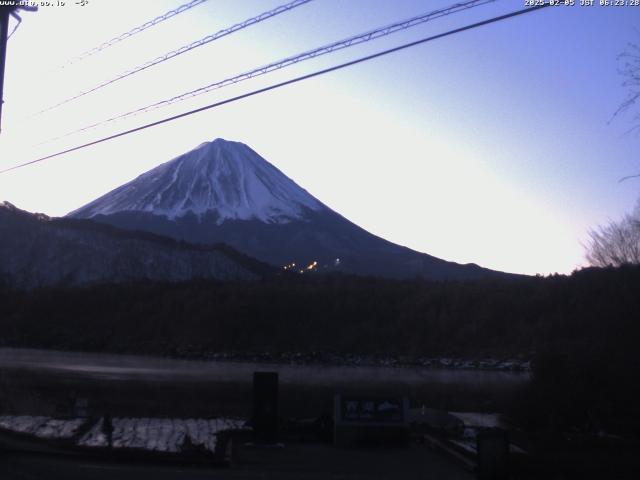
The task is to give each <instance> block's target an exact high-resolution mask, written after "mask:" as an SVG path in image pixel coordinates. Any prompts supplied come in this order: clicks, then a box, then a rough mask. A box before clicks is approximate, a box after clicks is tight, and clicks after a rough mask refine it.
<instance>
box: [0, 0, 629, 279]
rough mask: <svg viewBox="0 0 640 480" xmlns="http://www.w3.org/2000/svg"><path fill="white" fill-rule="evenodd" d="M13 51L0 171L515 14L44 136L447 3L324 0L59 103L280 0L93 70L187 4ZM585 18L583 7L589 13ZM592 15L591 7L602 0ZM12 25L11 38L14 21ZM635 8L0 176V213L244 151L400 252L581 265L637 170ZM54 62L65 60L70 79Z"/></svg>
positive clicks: (310, 85)
mask: <svg viewBox="0 0 640 480" xmlns="http://www.w3.org/2000/svg"><path fill="white" fill-rule="evenodd" d="M52 3H54V4H56V3H59V4H63V5H59V6H50V7H40V9H39V11H38V12H37V13H29V12H23V13H21V16H22V19H23V21H22V23H21V24H20V25H19V26H18V28H17V30H16V31H15V33H14V34H13V35H12V37H11V38H10V39H9V44H8V57H7V66H6V76H5V104H4V111H3V119H2V122H3V130H2V133H1V134H0V169H3V168H7V167H10V166H12V165H15V164H18V163H21V162H25V161H29V160H32V159H34V158H38V157H39V156H41V155H45V154H49V153H54V152H57V151H59V150H61V149H64V148H68V147H72V146H75V145H78V144H81V143H84V142H86V141H90V140H94V139H97V138H100V137H101V136H104V135H107V134H112V133H116V132H119V131H122V130H124V129H127V128H132V127H135V126H138V125H141V124H143V123H147V122H150V121H154V120H157V119H161V118H164V117H166V116H169V115H172V114H175V113H180V112H183V111H187V110H189V109H192V108H196V107H199V106H202V105H205V104H209V103H213V102H215V101H219V100H223V99H225V98H229V97H232V96H234V95H238V94H241V93H244V92H247V91H249V90H253V89H256V88H260V87H264V86H267V85H270V84H272V83H276V82H279V81H282V80H286V79H289V78H293V77H295V76H298V75H301V74H304V73H309V72H312V71H315V70H318V69H321V68H326V67H328V66H331V65H334V64H338V63H341V62H344V61H347V60H350V59H353V58H357V57H360V56H363V55H366V54H370V53H374V52H377V51H380V50H384V49H386V48H391V47H393V46H396V45H400V44H402V43H406V42H409V41H413V40H417V39H419V38H422V37H426V36H430V35H434V34H437V33H441V32H444V31H447V30H449V29H452V28H457V27H460V26H463V25H466V24H469V23H474V22H477V21H480V20H483V19H486V18H490V17H493V16H496V15H500V14H504V13H507V12H510V11H513V10H518V9H520V8H522V7H523V1H522V0H498V1H496V2H493V3H490V4H488V5H483V6H478V7H476V8H473V9H469V10H467V11H464V12H461V13H457V14H455V15H450V16H447V17H445V18H440V19H436V20H433V21H431V22H428V23H426V24H423V25H420V26H417V27H413V28H411V29H408V30H406V31H404V32H400V33H396V34H393V35H390V36H388V37H385V38H382V39H377V40H375V41H371V42H368V43H366V44H363V45H358V46H355V47H352V48H349V49H345V50H342V51H340V52H335V53H332V54H330V55H325V56H323V57H320V58H316V59H313V60H309V61H306V62H302V63H299V64H296V65H295V66H292V67H288V68H285V69H282V70H279V71H277V72H273V73H269V74H267V75H264V76H262V77H259V78H254V79H252V80H250V81H246V82H242V83H239V84H236V85H234V86H231V87H225V88H222V89H219V90H217V91H214V92H212V93H209V94H206V95H202V96H198V97H195V98H192V99H190V100H188V101H185V102H180V103H177V104H174V105H171V106H169V107H166V108H162V109H158V110H154V111H152V112H149V113H146V114H143V115H137V116H134V117H132V118H129V119H126V120H123V121H114V122H109V123H108V124H107V125H103V126H101V127H98V128H95V129H91V130H89V131H86V132H83V133H80V134H74V135H70V136H67V137H64V138H62V139H57V140H51V139H52V138H55V137H59V136H61V135H62V134H65V133H67V132H69V131H73V130H76V129H78V128H81V127H84V126H86V125H89V124H92V123H95V122H97V121H100V120H103V119H106V118H109V117H110V116H112V115H114V114H119V113H122V112H126V111H129V110H132V109H135V108H138V107H141V106H144V105H147V104H151V103H154V102H157V101H159V100H163V99H166V98H170V97H172V96H174V95H176V94H180V93H183V92H185V91H188V90H191V89H194V88H198V87H200V86H203V85H206V84H209V83H212V82H214V81H217V80H221V79H224V78H227V77H229V76H234V75H236V74H239V73H242V72H244V71H247V70H251V69H252V68H255V67H258V66H262V65H264V64H268V63H270V62H273V61H276V60H279V59H281V58H284V57H286V56H289V55H293V54H296V53H300V52H303V51H306V50H309V49H312V48H315V47H318V46H322V45H324V44H327V43H330V42H333V41H335V40H339V39H342V38H346V37H349V36H351V35H354V34H357V33H361V32H364V31H367V30H370V29H372V28H375V27H379V26H384V25H387V24H390V23H393V22H395V21H397V20H403V19H406V18H410V17H413V16H415V15H418V14H422V13H427V12H430V11H432V10H436V9H438V8H443V7H447V6H449V5H451V4H453V3H455V1H454V0H447V1H441V0H433V1H428V0H394V1H391V0H350V1H348V2H346V1H342V0H313V1H311V2H310V3H308V4H305V5H303V6H300V7H298V8H296V9H294V10H292V11H290V12H287V13H283V14H281V15H278V16H277V17H274V18H271V19H269V20H265V21H263V22H261V23H259V24H256V25H253V26H250V27H248V28H246V29H243V30H240V31H238V32H235V33H233V34H231V35H228V36H226V37H223V38H221V39H219V40H216V41H214V42H211V43H209V44H208V45H205V46H202V47H200V48H196V49H194V50H192V51H190V52H188V53H186V54H184V55H181V56H179V57H177V58H174V59H171V60H169V61H166V62H164V63H162V64H161V65H157V66H155V67H152V68H149V69H147V70H145V71H144V72H141V73H138V74H136V75H132V76H130V77H128V78H127V79H126V80H122V81H119V82H116V83H114V84H112V85H110V86H108V87H105V88H103V89H100V90H99V91H96V92H93V93H92V94H89V95H86V96H84V97H82V98H81V99H78V100H76V101H73V102H69V103H68V104H66V105H64V106H62V107H59V108H56V109H53V110H50V111H48V112H46V113H43V114H37V112H39V111H40V110H42V109H44V108H46V107H48V106H50V105H53V104H56V103H58V102H59V101H61V100H64V99H65V98H68V97H69V96H72V95H74V94H76V93H78V92H79V91H82V90H85V89H87V88H89V87H92V86H94V85H95V84H98V83H100V82H102V81H104V80H106V79H109V78H111V77H113V76H115V75H117V74H119V73H121V72H123V71H126V70H128V69H131V68H133V67H135V66H137V65H139V64H142V63H144V62H145V61H148V60H150V59H153V58H155V57H157V56H159V55H162V54H164V53H166V52H168V51H171V50H174V49H176V48H178V47H180V46H182V45H186V44H189V43H191V42H193V41H195V40H198V39H200V38H203V37H205V36H206V35H208V34H211V33H213V32H216V31H218V30H221V29H223V28H226V27H229V26H231V25H233V24H236V23H238V22H241V21H243V20H245V19H247V18H250V17H253V16H255V15H257V14H259V13H261V12H264V11H268V10H271V9H272V8H274V7H276V6H278V5H281V4H284V3H287V1H286V0H209V1H207V2H205V3H203V4H201V5H198V6H196V7H194V8H192V9H190V10H189V11H188V12H184V13H182V14H180V15H177V16H175V17H173V18H171V19H169V20H167V21H165V22H162V23H161V24H159V25H156V26H154V27H152V28H149V29H147V30H145V31H144V32H142V33H140V34H137V35H135V36H132V37H131V38H128V39H126V40H124V41H122V42H119V43H118V44H117V45H114V46H112V47H110V48H108V49H105V50H103V51H102V52H100V53H98V54H95V55H92V56H90V57H88V58H86V59H84V60H82V61H78V62H75V63H73V64H68V61H69V59H71V58H74V57H76V56H78V55H79V54H80V53H82V52H84V51H86V50H89V49H91V48H92V47H94V46H96V45H99V44H101V43H103V42H104V41H106V40H108V39H110V38H112V37H114V36H116V35H118V34H120V33H122V32H125V31H127V30H129V29H131V28H133V27H135V26H137V25H140V24H142V23H144V22H146V21H148V20H150V19H152V18H154V17H156V16H158V15H161V14H162V13H164V12H167V11H168V10H171V9H173V8H175V7H177V6H179V5H181V4H182V3H186V0H182V1H181V0H137V1H136V2H130V1H126V0H89V2H88V3H87V4H86V5H84V6H82V5H80V4H77V3H78V2H76V0H67V1H66V2H62V1H60V2H57V0H54V2H52ZM578 3H580V2H578ZM596 3H598V1H597V2H596ZM12 26H13V23H12ZM639 27H640V7H604V6H599V5H594V6H591V7H587V6H580V5H576V6H573V7H564V6H563V7H551V8H547V9H543V10H542V11H538V12H533V13H529V14H527V15H524V16H520V17H516V18H512V19H509V20H505V21H502V22H499V23H496V24H492V25H489V26H484V27H481V28H478V29H475V30H472V31H467V32H463V33H460V34H456V35H453V36H449V37H446V38H443V39H439V40H436V41H433V42H428V43H426V44H423V45H420V46H417V47H414V48H410V49H407V50H404V51H402V52H398V53H395V54H392V55H388V56H385V57H383V58H378V59H376V60H373V61H370V62H366V63H363V64H359V65H357V66H354V67H350V68H348V69H343V70H340V71H338V72H333V73H330V74H327V75H323V76H321V77H316V78H314V79H311V80H307V81H304V82H300V83H297V84H295V85H291V86H287V87H284V88H281V89H278V90H275V91H271V92H268V93H265V94H261V95H258V96H254V97H252V98H248V99H244V100H241V101H238V102H234V103H232V104H228V105H225V106H223V107H220V108H216V109H212V110H208V111H206V112H202V113H198V114H195V115H191V116H189V117H186V118H183V119H180V120H177V121H175V122H171V123H168V124H164V125H162V126H158V127H155V128H151V129H147V130H145V131H143V132H139V133H136V134H133V135H129V136H126V137H122V138H119V139H116V140H113V141H109V142H105V143H102V144H100V145H96V146H93V147H89V148H86V149H83V150H80V151H77V152H73V153H70V154H67V155H64V156H60V157H57V158H54V159H51V160H47V161H45V162H41V163H38V164H36V165H32V166H29V167H25V168H21V169H18V170H14V171H11V172H8V173H4V174H0V201H3V200H6V201H9V202H11V203H13V204H15V205H16V206H18V207H19V208H23V209H25V210H29V211H37V212H43V213H46V214H48V215H51V216H60V215H64V214H66V213H68V212H70V211H72V210H74V209H76V208H78V207H80V206H82V205H84V204H85V203H88V202H89V201H91V200H93V199H95V198H97V197H98V196H100V195H102V194H104V193H106V192H108V191H110V190H112V189H113V188H115V187H117V186H119V185H121V184H123V183H125V182H127V181H129V180H131V179H132V178H134V177H136V176H137V175H139V174H141V173H143V172H145V171H147V170H149V169H151V168H153V167H154V166H157V165H159V164H160V163H163V162H166V161H167V160H170V159H171V158H174V157H176V156H178V155H179V154H181V153H184V152H186V151H188V150H190V149H192V148H194V147H195V146H197V145H199V144H201V143H202V142H204V141H209V140H213V139H215V138H218V137H221V138H225V139H227V140H235V141H241V142H243V143H246V144H247V145H249V146H250V147H252V148H253V149H254V150H256V151H257V152H258V153H259V154H260V155H261V156H263V157H264V158H266V159H267V160H268V161H269V162H271V163H273V164H274V165H275V166H277V167H278V168H279V169H280V170H282V171H283V172H284V173H285V174H286V175H287V176H289V177H290V178H292V179H293V180H294V181H296V182H297V183H298V184H299V185H301V186H302V187H303V188H305V189H306V190H307V191H309V192H310V193H311V194H312V195H314V196H315V197H316V198H318V199H319V200H321V201H322V202H323V203H325V204H326V205H328V206H329V207H331V208H332V209H334V210H336V211H337V212H339V213H341V214H342V215H343V216H345V217H346V218H348V219H349V220H351V221H353V222H354V223H356V224H358V225H360V226H361V227H363V228H365V229H366V230H368V231H370V232H372V233H374V234H376V235H378V236H381V237H384V238H386V239H388V240H390V241H393V242H395V243H398V244H401V245H405V246H408V247H410V248H413V249H415V250H418V251H422V252H426V253H429V254H431V255H435V256H437V257H440V258H444V259H446V260H452V261H456V262H460V263H468V262H474V263H477V264H479V265H482V266H484V267H489V268H493V269H498V270H503V271H509V272H519V273H527V274H536V273H540V274H550V273H555V272H558V273H569V272H571V271H573V270H574V269H576V268H580V267H582V266H584V265H585V259H584V247H583V245H584V244H585V243H586V242H587V239H588V233H587V232H588V230H589V229H590V228H593V227H595V226H597V225H599V224H603V223H606V222H608V221H609V220H612V219H617V218H620V217H621V216H622V215H623V214H624V213H626V212H628V211H630V210H631V209H632V208H633V207H634V205H635V203H636V201H637V197H638V191H639V184H638V181H635V180H629V181H625V182H619V179H620V178H622V177H624V176H626V175H631V174H634V173H637V172H638V171H640V162H638V159H637V157H636V153H637V150H638V146H639V145H640V137H638V136H637V135H634V134H627V133H626V132H627V131H628V130H629V129H630V128H631V126H632V123H631V117H632V116H631V115H627V116H624V115H623V116H620V117H617V118H614V119H613V120H612V115H613V113H614V112H615V111H616V109H617V107H618V106H619V105H620V103H621V102H622V101H623V100H624V98H625V93H626V92H625V90H624V88H623V87H622V85H621V84H622V81H623V79H622V77H621V76H620V75H619V73H618V69H619V67H620V61H619V60H618V55H619V54H620V53H622V52H623V51H624V50H625V48H626V46H627V45H628V43H629V42H634V41H637V40H638V39H639V37H638V35H639V33H638V32H639V30H638V28H639ZM60 65H66V66H65V67H64V68H60Z"/></svg>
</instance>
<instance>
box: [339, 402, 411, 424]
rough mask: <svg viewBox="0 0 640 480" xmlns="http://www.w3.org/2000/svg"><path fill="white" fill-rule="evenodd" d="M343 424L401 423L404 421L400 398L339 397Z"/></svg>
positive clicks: (402, 404)
mask: <svg viewBox="0 0 640 480" xmlns="http://www.w3.org/2000/svg"><path fill="white" fill-rule="evenodd" d="M340 413H341V418H340V420H341V421H343V422H367V423H402V422H404V420H405V410H404V400H403V399H402V397H388V398H387V397H385V398H371V397H340Z"/></svg>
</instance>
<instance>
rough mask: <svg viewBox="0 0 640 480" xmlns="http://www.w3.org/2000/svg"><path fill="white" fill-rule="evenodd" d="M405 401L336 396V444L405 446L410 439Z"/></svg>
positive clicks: (373, 397) (390, 398)
mask: <svg viewBox="0 0 640 480" xmlns="http://www.w3.org/2000/svg"><path fill="white" fill-rule="evenodd" d="M408 409H409V402H408V400H407V398H406V397H376V396H371V397H370V396H351V395H345V396H343V395H336V396H335V398H334V417H335V418H334V424H335V430H334V442H335V444H336V445H337V446H348V445H353V444H391V443H393V444H406V443H407V441H408V438H409V424H408V419H407V412H408Z"/></svg>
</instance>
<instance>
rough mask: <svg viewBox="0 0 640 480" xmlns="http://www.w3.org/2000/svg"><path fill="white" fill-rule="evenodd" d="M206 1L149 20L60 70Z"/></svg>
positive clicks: (190, 3) (196, 2)
mask: <svg viewBox="0 0 640 480" xmlns="http://www.w3.org/2000/svg"><path fill="white" fill-rule="evenodd" d="M206 1H207V0H192V1H191V2H188V3H185V4H184V5H180V6H179V7H178V8H174V9H173V10H169V11H168V12H166V13H163V14H162V15H158V16H157V17H156V18H154V19H153V20H149V21H148V22H145V23H143V24H142V25H139V26H137V27H135V28H132V29H131V30H129V31H127V32H124V33H121V34H120V35H118V36H116V37H113V38H112V39H111V40H107V41H106V42H103V43H101V44H100V45H97V46H95V47H93V48H92V49H90V50H86V51H84V52H82V53H81V54H79V55H76V56H75V57H73V58H71V59H70V60H68V61H67V62H66V63H65V64H64V65H61V66H60V68H66V67H69V66H71V65H73V64H75V63H78V62H80V61H82V60H84V59H85V58H88V57H90V56H92V55H95V54H96V53H99V52H101V51H103V50H106V49H107V48H109V47H112V46H114V45H115V44H117V43H120V42H122V41H123V40H126V39H127V38H131V37H133V36H134V35H136V34H138V33H140V32H143V31H144V30H146V29H148V28H151V27H154V26H156V25H158V24H159V23H162V22H164V21H165V20H169V19H170V18H172V17H175V16H176V15H179V14H181V13H183V12H186V11H187V10H191V9H192V8H193V7H196V6H198V5H200V4H201V3H204V2H206Z"/></svg>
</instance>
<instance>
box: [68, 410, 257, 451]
mask: <svg viewBox="0 0 640 480" xmlns="http://www.w3.org/2000/svg"><path fill="white" fill-rule="evenodd" d="M112 424H113V434H112V440H113V448H131V449H144V450H151V451H158V452H171V453H178V452H181V451H182V449H183V447H184V445H185V442H186V440H187V439H189V440H190V442H191V444H193V445H195V446H201V447H204V448H206V449H207V450H209V451H211V452H213V451H214V450H215V448H216V443H217V434H218V433H220V432H223V431H225V430H234V429H240V428H243V427H244V425H245V422H244V420H237V419H228V418H216V419H181V418H114V419H113V421H112ZM78 445H82V446H86V447H107V446H108V441H107V436H106V435H105V434H104V433H103V421H102V420H100V421H98V422H96V424H95V425H94V426H93V427H92V428H91V429H90V430H89V431H88V432H87V433H86V434H85V435H84V436H83V437H82V438H81V439H80V440H79V441H78Z"/></svg>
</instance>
